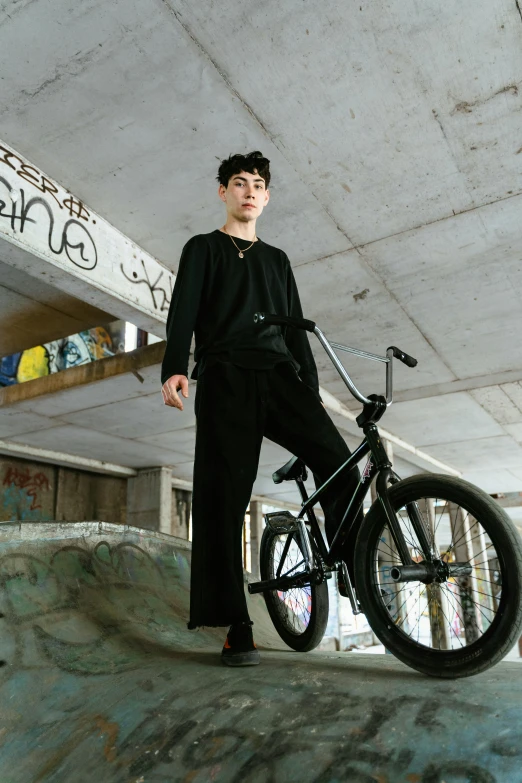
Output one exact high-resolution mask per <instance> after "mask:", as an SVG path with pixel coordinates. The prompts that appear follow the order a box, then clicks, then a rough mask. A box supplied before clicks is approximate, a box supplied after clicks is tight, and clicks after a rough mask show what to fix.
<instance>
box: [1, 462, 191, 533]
mask: <svg viewBox="0 0 522 783" xmlns="http://www.w3.org/2000/svg"><path fill="white" fill-rule="evenodd" d="M160 471H162V469H160ZM163 471H165V472H166V473H168V479H169V486H168V487H167V492H168V494H169V498H168V501H167V502H166V503H164V504H163V506H164V507H166V510H167V512H168V513H167V515H166V518H165V521H164V525H163V527H164V528H165V529H164V530H163V531H162V532H165V533H168V534H170V535H173V536H177V537H178V538H185V539H188V537H189V522H190V511H191V506H192V493H191V492H189V491H187V490H184V489H171V488H170V470H168V469H163ZM156 472H157V471H156ZM141 473H142V476H141V491H140V492H139V493H138V497H137V498H134V501H133V503H132V504H131V505H133V506H134V508H131V511H130V513H129V512H128V508H129V506H128V497H131V498H132V496H133V495H135V494H136V492H135V491H134V490H133V489H131V488H132V487H134V489H136V488H137V484H136V480H135V479H134V480H130V481H129V480H128V479H126V478H119V477H116V476H104V475H100V474H98V473H89V472H88V471H82V470H74V469H71V468H63V467H60V466H58V465H48V464H46V463H41V462H30V461H28V460H22V459H16V458H10V457H9V458H8V457H4V456H2V455H0V522H9V521H21V522H29V521H44V520H57V521H68V522H83V521H87V520H93V519H99V520H103V521H104V522H113V523H115V524H122V525H123V524H126V523H128V524H132V525H135V526H136V527H143V528H149V529H151V530H159V511H160V508H159V506H160V505H161V504H159V503H156V504H155V501H156V499H157V500H158V501H159V500H160V497H159V494H158V497H157V498H156V497H155V495H154V493H150V492H148V493H147V492H144V491H143V486H144V485H143V481H144V479H146V478H147V477H149V479H150V474H151V473H152V474H153V473H154V471H142V472H141ZM151 498H152V499H151ZM151 503H152V505H154V508H153V509H152V512H153V513H152V514H151V513H148V515H147V514H145V513H141V514H140V513H138V512H139V508H141V510H142V512H143V509H144V508H145V506H150V505H151ZM148 511H149V512H150V511H151V509H150V508H149V509H148Z"/></svg>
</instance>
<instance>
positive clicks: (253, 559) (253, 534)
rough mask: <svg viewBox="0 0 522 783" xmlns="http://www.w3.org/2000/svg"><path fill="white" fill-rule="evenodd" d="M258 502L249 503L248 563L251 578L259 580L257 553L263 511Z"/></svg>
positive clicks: (259, 545)
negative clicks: (249, 564)
mask: <svg viewBox="0 0 522 783" xmlns="http://www.w3.org/2000/svg"><path fill="white" fill-rule="evenodd" d="M262 505H263V504H262V503H261V501H260V500H251V501H250V563H251V572H252V574H253V576H255V577H257V578H260V573H259V551H260V547H261V536H262V535H263V527H264V526H263V511H262Z"/></svg>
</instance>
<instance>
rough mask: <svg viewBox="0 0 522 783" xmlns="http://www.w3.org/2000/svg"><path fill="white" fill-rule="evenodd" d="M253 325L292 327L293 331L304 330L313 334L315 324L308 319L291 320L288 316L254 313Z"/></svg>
mask: <svg viewBox="0 0 522 783" xmlns="http://www.w3.org/2000/svg"><path fill="white" fill-rule="evenodd" d="M254 323H255V324H265V325H266V326H293V327H294V328H295V329H306V331H307V332H313V331H314V329H315V322H314V321H309V320H308V318H292V317H291V316H289V315H276V314H275V313H254Z"/></svg>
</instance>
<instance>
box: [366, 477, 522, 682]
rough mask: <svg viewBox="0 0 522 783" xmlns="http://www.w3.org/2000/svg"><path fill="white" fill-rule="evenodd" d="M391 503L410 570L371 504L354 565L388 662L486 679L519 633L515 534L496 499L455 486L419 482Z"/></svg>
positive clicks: (519, 557)
mask: <svg viewBox="0 0 522 783" xmlns="http://www.w3.org/2000/svg"><path fill="white" fill-rule="evenodd" d="M389 498H390V501H391V503H392V506H393V508H394V509H395V512H396V514H397V519H398V521H399V524H400V528H401V531H402V534H403V537H404V540H405V542H406V545H407V547H408V549H409V552H410V556H411V559H412V563H411V564H409V567H408V568H406V569H405V568H403V566H404V564H402V563H401V558H400V556H399V554H398V550H397V545H396V542H395V541H394V539H393V536H392V533H391V530H390V528H389V524H388V521H387V518H386V516H385V513H384V510H383V508H382V505H381V504H380V503H379V502H376V503H374V505H373V506H372V507H371V509H370V511H369V512H368V514H367V515H366V517H365V520H364V522H363V525H362V527H361V530H360V532H359V536H358V538H357V543H356V558H355V562H356V565H355V568H356V573H355V579H356V587H357V593H358V598H359V600H360V602H361V605H362V608H363V610H364V612H365V613H366V616H367V619H368V622H369V623H370V625H371V627H372V630H373V631H374V633H375V634H376V635H377V636H378V638H379V639H380V640H381V642H382V644H384V646H385V647H386V648H387V649H388V650H389V652H391V653H392V654H393V655H395V656H396V657H397V658H399V660H401V661H403V662H404V663H406V664H407V665H408V666H411V667H412V668H414V669H417V670H418V671H420V672H423V673H424V674H429V675H432V676H435V677H444V678H457V677H467V676H470V675H472V674H477V673H479V672H481V671H485V670H486V669H488V668H489V667H491V666H493V665H494V664H496V663H498V661H500V660H501V659H502V658H503V657H504V656H505V655H506V653H508V652H509V650H510V649H511V648H512V647H513V646H514V644H515V643H516V641H517V639H518V638H519V637H520V635H521V631H522V545H521V540H520V536H519V534H518V532H517V530H516V528H515V526H514V525H513V523H512V522H511V520H510V518H509V517H508V516H507V514H506V513H505V512H504V510H503V509H502V508H501V507H500V506H499V505H498V504H497V503H495V501H494V500H493V499H492V498H491V497H490V496H489V495H487V494H486V493H485V492H483V491H482V490H480V489H478V487H475V486H474V485H473V484H470V483H469V482H467V481H464V480H462V479H457V478H452V477H449V476H437V475H433V474H422V475H418V476H412V477H411V478H408V479H405V480H404V481H400V482H398V483H397V484H394V485H393V486H391V487H390V488H389ZM419 525H421V526H422V530H421V531H420V535H419V530H418V528H419ZM423 532H424V536H423ZM423 538H424V541H426V540H427V541H428V542H429V548H430V552H426V551H424V550H423V545H422V544H421V541H422V540H423ZM397 578H398V581H397Z"/></svg>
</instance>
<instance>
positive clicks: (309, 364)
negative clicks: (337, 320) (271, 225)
mask: <svg viewBox="0 0 522 783" xmlns="http://www.w3.org/2000/svg"><path fill="white" fill-rule="evenodd" d="M234 240H235V242H236V244H237V245H238V247H239V248H241V250H245V249H246V248H247V247H248V246H249V245H250V244H251V243H250V242H247V241H245V240H243V239H239V238H238V237H234ZM256 312H265V313H276V314H277V315H290V316H294V317H296V318H302V317H303V312H302V309H301V302H300V300H299V294H298V291H297V286H296V283H295V278H294V275H293V272H292V267H291V266H290V261H289V260H288V257H287V255H286V254H285V253H284V252H283V251H282V250H279V249H278V248H276V247H272V246H271V245H268V244H266V243H265V242H263V241H262V240H260V239H259V237H258V241H257V242H255V243H254V245H253V246H252V247H251V248H250V249H249V250H246V252H245V254H244V257H243V258H239V253H238V250H237V249H236V248H235V247H234V244H233V242H232V241H231V239H230V237H229V236H228V235H227V234H225V233H224V232H222V231H219V230H218V229H216V230H215V231H212V232H210V233H209V234H198V235H197V236H194V237H192V239H190V240H189V241H188V242H187V244H186V245H185V247H184V248H183V252H182V254H181V260H180V263H179V269H178V274H177V277H176V282H175V285H174V291H173V294H172V301H171V304H170V309H169V314H168V318H167V345H166V349H165V356H164V359H163V364H162V368H161V382H162V384H163V383H165V381H166V380H168V378H170V377H172V376H173V375H187V374H188V360H189V352H190V344H191V340H192V334H193V332H195V335H196V348H195V352H194V359H195V360H196V366H195V367H194V370H193V372H192V375H191V378H193V379H196V378H197V377H198V376H200V375H201V373H202V372H203V371H204V368H205V366H207V365H208V364H209V363H212V362H213V361H215V360H221V361H230V362H232V363H233V364H237V365H239V366H241V367H249V368H254V369H270V368H271V367H273V366H274V365H275V364H277V363H278V362H280V361H291V362H293V364H294V366H295V368H296V370H297V372H298V374H299V377H300V378H301V380H302V381H303V382H304V383H305V384H306V385H307V386H309V387H310V388H311V389H313V391H314V392H315V393H316V394H317V396H318V397H319V399H321V398H320V396H319V381H318V377H317V368H316V364H315V361H314V357H313V354H312V351H311V348H310V343H309V341H308V335H307V333H306V332H305V331H304V330H302V329H294V328H293V327H280V326H258V325H256V324H254V313H256Z"/></svg>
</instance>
